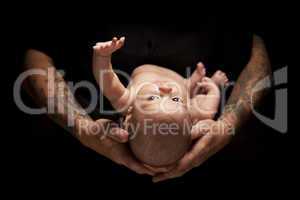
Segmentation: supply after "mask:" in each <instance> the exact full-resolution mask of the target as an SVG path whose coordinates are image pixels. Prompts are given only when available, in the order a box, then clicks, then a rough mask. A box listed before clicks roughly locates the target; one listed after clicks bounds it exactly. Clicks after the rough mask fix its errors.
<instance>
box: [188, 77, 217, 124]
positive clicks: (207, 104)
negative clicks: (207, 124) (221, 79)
mask: <svg viewBox="0 0 300 200" xmlns="http://www.w3.org/2000/svg"><path fill="white" fill-rule="evenodd" d="M198 86H199V87H200V89H201V90H202V91H203V93H201V94H198V95H196V96H195V97H194V98H192V99H191V107H190V114H191V117H192V120H193V121H194V122H196V121H199V120H203V119H213V118H214V116H215V114H216V113H217V111H218V107H219V103H220V90H219V88H218V86H217V85H216V84H215V83H214V81H213V80H212V79H210V78H207V77H205V78H203V79H202V82H200V83H198Z"/></svg>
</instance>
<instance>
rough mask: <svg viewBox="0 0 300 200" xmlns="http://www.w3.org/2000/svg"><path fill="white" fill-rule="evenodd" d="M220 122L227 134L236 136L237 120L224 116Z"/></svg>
mask: <svg viewBox="0 0 300 200" xmlns="http://www.w3.org/2000/svg"><path fill="white" fill-rule="evenodd" d="M218 121H219V122H221V123H222V124H223V127H224V128H223V129H224V133H225V134H228V135H234V134H235V133H236V128H237V126H236V120H235V119H234V117H233V116H228V115H226V116H225V115H222V116H221V117H220V118H219V119H218Z"/></svg>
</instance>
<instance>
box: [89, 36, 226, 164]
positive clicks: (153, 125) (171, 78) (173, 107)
mask: <svg viewBox="0 0 300 200" xmlns="http://www.w3.org/2000/svg"><path fill="white" fill-rule="evenodd" d="M124 42H125V38H124V37H122V38H120V39H117V38H113V39H112V41H108V42H100V43H97V44H96V45H95V46H94V57H93V73H94V76H95V78H96V80H97V82H98V84H99V86H100V89H101V91H102V93H103V95H104V96H105V97H106V98H108V100H109V101H110V103H111V104H112V106H113V107H114V108H115V109H116V110H117V111H119V112H121V113H122V114H123V116H124V119H125V120H124V123H123V125H124V127H125V128H126V130H128V132H129V133H130V136H131V137H130V141H129V144H130V147H131V150H132V152H133V153H134V155H135V156H136V157H137V158H138V159H139V160H141V161H142V162H144V163H145V164H147V165H150V166H156V167H160V166H167V165H170V164H173V163H175V162H176V161H178V160H179V159H180V158H181V157H182V156H183V155H184V154H185V153H186V151H187V150H188V148H189V146H190V143H191V139H190V130H191V126H192V125H193V124H195V123H196V122H197V121H199V120H203V119H212V118H213V117H214V115H215V113H216V112H217V109H218V105H219V101H220V91H219V88H218V85H222V84H225V83H226V82H227V81H228V79H227V77H226V75H225V74H224V73H223V72H221V71H217V72H216V73H215V74H214V75H213V76H212V77H211V79H210V78H207V77H205V68H204V66H203V64H201V63H199V64H198V65H197V69H196V70H195V71H194V72H193V74H192V75H191V77H190V78H188V79H185V78H183V77H182V76H181V75H179V74H177V73H176V72H174V71H172V70H169V69H167V68H163V67H159V66H155V65H150V64H145V65H142V66H139V67H137V68H135V70H134V71H133V73H132V75H131V80H130V83H129V84H128V86H127V87H124V86H123V84H122V83H121V82H120V80H119V79H118V77H117V75H116V73H115V72H114V71H113V67H112V64H111V55H112V53H113V52H115V51H116V50H118V49H120V48H121V47H122V46H123V45H124Z"/></svg>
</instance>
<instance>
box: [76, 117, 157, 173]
mask: <svg viewBox="0 0 300 200" xmlns="http://www.w3.org/2000/svg"><path fill="white" fill-rule="evenodd" d="M75 134H76V135H77V137H78V138H79V141H80V142H81V143H82V144H83V145H84V146H86V147H88V148H90V149H92V150H94V151H96V152H97V153H99V154H101V155H103V156H105V157H107V158H109V159H110V160H112V161H114V162H115V163H117V164H120V165H124V166H126V167H127V168H129V169H131V170H133V171H134V172H136V173H138V174H147V175H151V176H153V175H155V172H153V171H151V170H150V169H149V168H147V167H145V166H144V165H143V164H142V163H140V162H139V161H138V160H137V159H135V157H134V156H133V155H132V153H131V152H130V150H129V147H128V145H127V144H125V142H127V140H128V133H127V131H125V130H124V129H121V128H119V127H117V125H116V124H115V123H113V122H112V121H110V120H106V119H100V120H97V121H93V120H90V119H80V120H76V123H75Z"/></svg>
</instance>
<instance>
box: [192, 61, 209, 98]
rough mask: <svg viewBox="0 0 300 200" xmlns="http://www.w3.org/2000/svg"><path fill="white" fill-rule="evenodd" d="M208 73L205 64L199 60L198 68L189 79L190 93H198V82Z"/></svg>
mask: <svg viewBox="0 0 300 200" xmlns="http://www.w3.org/2000/svg"><path fill="white" fill-rule="evenodd" d="M205 74H206V70H205V67H204V65H203V64H202V63H201V62H199V63H198V64H197V68H196V70H195V71H194V72H193V74H192V75H191V77H190V78H189V79H188V80H189V84H190V94H191V96H194V95H196V93H197V92H198V90H197V88H196V87H197V83H198V82H201V80H202V79H203V77H205Z"/></svg>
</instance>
